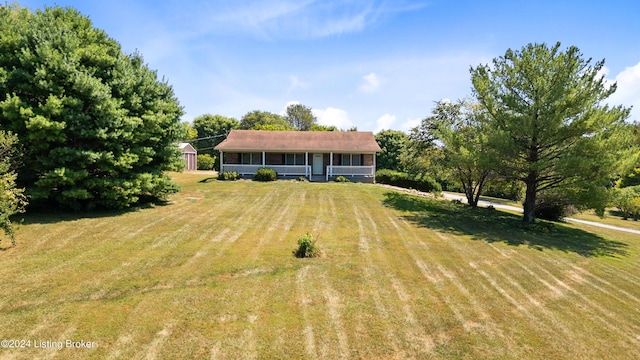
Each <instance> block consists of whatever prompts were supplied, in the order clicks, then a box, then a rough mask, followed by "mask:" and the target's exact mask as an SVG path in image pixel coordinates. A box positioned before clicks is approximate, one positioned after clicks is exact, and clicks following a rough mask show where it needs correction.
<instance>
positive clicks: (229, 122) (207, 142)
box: [193, 114, 240, 155]
mask: <svg viewBox="0 0 640 360" xmlns="http://www.w3.org/2000/svg"><path fill="white" fill-rule="evenodd" d="M239 127H240V122H239V121H238V120H236V119H235V118H232V117H225V116H221V115H211V114H204V115H201V116H198V117H197V118H195V119H193V128H194V129H196V131H197V138H198V139H201V140H198V141H197V142H194V143H193V144H194V146H195V148H196V149H197V150H198V153H199V154H211V155H214V154H215V153H216V151H215V150H213V148H214V147H215V146H216V145H218V144H220V143H221V142H222V141H224V139H226V138H227V135H228V134H229V132H230V131H231V130H233V129H238V128H239Z"/></svg>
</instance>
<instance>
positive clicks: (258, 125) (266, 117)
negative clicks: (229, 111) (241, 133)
mask: <svg viewBox="0 0 640 360" xmlns="http://www.w3.org/2000/svg"><path fill="white" fill-rule="evenodd" d="M240 129H243V130H261V129H262V130H293V129H292V128H291V126H290V125H289V122H288V121H287V120H285V119H284V118H283V117H282V116H280V115H278V114H274V113H270V112H268V111H259V110H254V111H250V112H248V113H246V114H245V115H244V116H243V117H242V119H240Z"/></svg>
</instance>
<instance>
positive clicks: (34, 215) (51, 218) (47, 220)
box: [12, 201, 171, 225]
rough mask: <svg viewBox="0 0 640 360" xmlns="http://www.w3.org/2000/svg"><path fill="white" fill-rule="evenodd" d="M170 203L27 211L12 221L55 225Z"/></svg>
mask: <svg viewBox="0 0 640 360" xmlns="http://www.w3.org/2000/svg"><path fill="white" fill-rule="evenodd" d="M170 204H171V201H156V202H153V203H151V202H149V203H143V204H140V205H138V206H134V207H131V208H128V209H122V210H91V211H72V210H62V209H55V208H51V209H42V208H39V209H29V210H28V211H27V212H26V213H25V214H18V215H16V216H15V219H12V221H13V222H14V223H16V224H23V225H29V224H55V223H59V222H65V221H76V220H81V219H99V218H108V217H116V216H120V215H123V214H127V213H132V212H137V211H144V210H147V209H153V208H155V207H159V206H168V205H170Z"/></svg>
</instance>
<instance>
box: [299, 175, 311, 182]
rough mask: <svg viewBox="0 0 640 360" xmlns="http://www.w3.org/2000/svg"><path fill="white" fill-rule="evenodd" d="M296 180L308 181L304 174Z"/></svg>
mask: <svg viewBox="0 0 640 360" xmlns="http://www.w3.org/2000/svg"><path fill="white" fill-rule="evenodd" d="M298 181H300V182H309V179H307V178H306V177H305V176H300V177H299V178H298Z"/></svg>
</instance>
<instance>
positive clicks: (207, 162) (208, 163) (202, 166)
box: [197, 154, 216, 170]
mask: <svg viewBox="0 0 640 360" xmlns="http://www.w3.org/2000/svg"><path fill="white" fill-rule="evenodd" d="M197 161H198V170H213V165H214V164H215V162H216V158H215V157H213V156H211V155H209V154H198V157H197Z"/></svg>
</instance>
